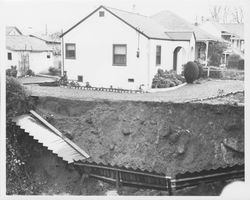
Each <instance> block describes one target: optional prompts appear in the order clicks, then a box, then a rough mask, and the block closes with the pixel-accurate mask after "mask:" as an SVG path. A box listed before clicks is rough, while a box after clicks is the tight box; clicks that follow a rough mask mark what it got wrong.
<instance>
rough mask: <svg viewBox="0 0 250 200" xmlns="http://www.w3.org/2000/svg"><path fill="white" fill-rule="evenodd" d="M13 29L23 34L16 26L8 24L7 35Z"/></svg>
mask: <svg viewBox="0 0 250 200" xmlns="http://www.w3.org/2000/svg"><path fill="white" fill-rule="evenodd" d="M13 29H14V30H16V31H17V32H18V33H19V35H22V32H21V31H20V30H19V29H18V28H17V27H15V26H6V28H5V35H9V34H10V32H11V31H12V30H13Z"/></svg>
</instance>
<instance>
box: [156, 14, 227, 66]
mask: <svg viewBox="0 0 250 200" xmlns="http://www.w3.org/2000/svg"><path fill="white" fill-rule="evenodd" d="M152 18H153V19H154V20H156V21H157V22H159V23H160V24H162V25H163V26H164V27H165V28H166V29H167V30H172V31H179V32H181V31H182V32H188V31H189V32H194V33H195V37H196V40H195V60H199V61H200V62H201V63H203V64H204V65H207V63H208V58H209V56H210V55H209V52H208V47H209V45H210V44H212V43H213V42H225V41H224V40H223V39H221V37H220V36H215V35H212V34H210V33H209V32H207V31H205V30H202V29H201V28H199V27H198V26H196V25H193V24H191V23H190V22H188V21H186V20H185V19H183V18H182V17H180V16H178V15H176V14H174V13H173V12H171V11H167V10H165V11H161V12H159V13H157V14H155V15H153V16H152Z"/></svg>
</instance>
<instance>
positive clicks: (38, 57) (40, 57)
mask: <svg viewBox="0 0 250 200" xmlns="http://www.w3.org/2000/svg"><path fill="white" fill-rule="evenodd" d="M48 54H49V55H50V58H47V55H48ZM29 61H30V69H31V70H32V71H33V72H35V74H38V73H44V72H48V69H49V67H53V61H54V59H53V54H52V52H31V53H30V54H29Z"/></svg>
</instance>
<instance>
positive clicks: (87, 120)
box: [85, 118, 93, 124]
mask: <svg viewBox="0 0 250 200" xmlns="http://www.w3.org/2000/svg"><path fill="white" fill-rule="evenodd" d="M85 122H86V123H88V124H93V120H92V119H91V118H87V119H86V120H85Z"/></svg>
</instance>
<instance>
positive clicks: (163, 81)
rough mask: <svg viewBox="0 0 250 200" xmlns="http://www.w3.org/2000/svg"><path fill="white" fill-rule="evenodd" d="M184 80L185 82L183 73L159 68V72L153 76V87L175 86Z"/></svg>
mask: <svg viewBox="0 0 250 200" xmlns="http://www.w3.org/2000/svg"><path fill="white" fill-rule="evenodd" d="M183 82H185V79H184V78H183V77H182V76H181V75H178V74H176V72H175V71H173V70H170V71H167V70H166V71H164V70H162V69H158V71H157V74H156V75H155V76H154V78H153V82H152V88H168V87H174V86H177V85H180V84H182V83H183Z"/></svg>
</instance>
